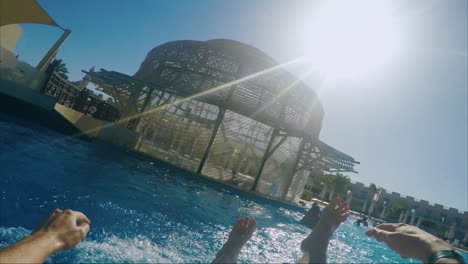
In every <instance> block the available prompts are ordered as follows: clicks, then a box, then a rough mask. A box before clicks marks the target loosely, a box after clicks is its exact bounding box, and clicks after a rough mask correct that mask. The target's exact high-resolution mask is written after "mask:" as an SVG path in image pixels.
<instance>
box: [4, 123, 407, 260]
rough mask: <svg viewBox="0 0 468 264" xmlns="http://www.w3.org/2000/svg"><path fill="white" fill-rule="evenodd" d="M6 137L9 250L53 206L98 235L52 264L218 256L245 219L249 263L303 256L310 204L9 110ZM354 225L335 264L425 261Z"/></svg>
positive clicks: (333, 253) (338, 244)
mask: <svg viewBox="0 0 468 264" xmlns="http://www.w3.org/2000/svg"><path fill="white" fill-rule="evenodd" d="M0 133H1V136H0V194H1V199H0V248H1V247H4V246H6V245H9V244H11V243H13V242H15V241H17V240H19V239H20V238H21V237H23V236H25V235H27V234H28V233H30V232H31V230H33V229H34V227H35V226H36V225H37V224H38V223H39V221H40V220H41V219H42V218H43V217H44V216H45V215H47V214H48V213H50V212H51V211H52V210H53V209H55V208H61V209H67V208H71V209H74V210H79V211H82V212H84V213H85V214H86V215H87V216H88V217H89V218H90V219H91V221H92V223H91V231H90V232H89V234H88V236H87V238H86V239H85V240H84V241H83V242H82V243H80V244H79V245H78V246H77V247H76V248H74V249H72V250H69V251H67V252H61V253H58V254H55V255H53V256H52V257H51V258H49V259H48V260H47V261H48V262H67V263H70V262H106V263H110V262H120V263H122V262H127V263H128V262H152V263H154V262H209V261H211V260H212V259H213V257H214V256H215V254H216V252H217V250H218V249H219V248H220V246H221V245H222V243H223V242H224V241H225V239H226V236H227V232H228V231H229V229H230V227H231V225H232V224H233V223H234V222H235V220H236V219H237V218H239V217H241V216H250V217H253V218H255V219H256V220H257V223H258V224H257V226H258V230H257V232H256V233H255V235H254V237H253V238H252V240H251V241H250V242H249V243H248V244H247V246H246V248H245V249H244V250H243V251H242V253H241V255H240V261H241V262H263V263H264V262H275V263H279V262H294V261H296V260H298V259H299V257H300V255H301V254H300V251H299V249H298V247H299V243H300V241H301V240H302V239H303V238H304V237H305V236H306V234H307V231H308V230H307V228H305V227H303V226H301V225H300V224H298V220H299V219H300V218H301V217H302V215H303V213H304V211H305V210H304V209H300V208H296V207H292V206H288V205H284V204H280V203H277V202H273V201H269V200H266V199H263V198H259V197H256V196H253V195H251V194H246V193H243V192H241V191H238V190H236V189H233V188H230V187H227V186H223V185H220V184H218V183H214V182H211V181H208V180H205V179H202V178H200V177H198V176H195V175H191V174H189V173H187V172H184V171H181V170H179V169H177V168H174V167H172V166H169V165H166V164H163V163H158V162H151V161H150V160H145V159H142V158H138V157H136V156H135V155H134V154H131V153H129V152H125V151H122V150H120V149H117V148H115V147H113V146H109V145H106V144H103V143H99V142H93V141H85V140H80V139H76V138H69V137H65V136H64V135H62V134H59V133H56V132H54V131H51V130H48V129H46V128H43V127H40V126H37V125H33V124H30V123H24V122H19V121H17V120H13V119H11V118H9V117H6V116H4V115H1V114H0ZM352 221H353V219H349V220H348V221H347V222H346V223H345V224H344V225H343V226H342V227H341V228H340V229H339V230H338V231H337V232H336V234H335V236H334V238H333V240H332V241H331V245H330V250H329V260H330V261H331V262H366V263H369V262H380V263H382V262H386V263H388V262H416V261H413V260H403V259H401V258H400V257H399V256H398V255H397V254H395V253H393V252H392V251H390V250H389V249H388V248H387V247H386V246H385V245H383V244H380V243H377V242H375V241H374V240H372V239H369V238H367V237H365V235H364V231H365V229H364V228H362V227H356V226H355V225H353V224H352Z"/></svg>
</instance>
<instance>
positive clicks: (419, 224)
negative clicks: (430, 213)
mask: <svg viewBox="0 0 468 264" xmlns="http://www.w3.org/2000/svg"><path fill="white" fill-rule="evenodd" d="M423 220H424V217H422V216H420V217H419V218H418V222H417V223H416V227H419V226H421V223H422V221H423Z"/></svg>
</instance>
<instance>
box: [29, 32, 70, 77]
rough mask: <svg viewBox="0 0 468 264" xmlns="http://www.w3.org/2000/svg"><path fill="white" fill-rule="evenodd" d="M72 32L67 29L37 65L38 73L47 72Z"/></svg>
mask: <svg viewBox="0 0 468 264" xmlns="http://www.w3.org/2000/svg"><path fill="white" fill-rule="evenodd" d="M70 34H71V30H69V29H65V31H64V32H63V34H62V36H61V37H60V38H59V39H58V40H57V41H56V42H55V44H54V45H53V46H52V47H51V48H50V49H49V51H48V52H47V53H46V55H45V56H44V57H43V58H42V60H41V61H40V62H39V63H38V64H37V66H36V70H38V71H40V72H41V71H45V69H46V68H47V66H48V65H49V64H50V63H51V62H52V60H53V59H54V57H55V54H57V52H58V49H59V48H60V46H61V45H62V44H63V42H64V41H65V40H66V39H67V38H68V36H70Z"/></svg>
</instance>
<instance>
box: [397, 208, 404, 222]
mask: <svg viewBox="0 0 468 264" xmlns="http://www.w3.org/2000/svg"><path fill="white" fill-rule="evenodd" d="M404 216H405V210H402V211H401V213H400V217H399V218H398V222H399V223H401V222H403V217H404Z"/></svg>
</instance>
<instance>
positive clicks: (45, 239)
mask: <svg viewBox="0 0 468 264" xmlns="http://www.w3.org/2000/svg"><path fill="white" fill-rule="evenodd" d="M77 222H79V223H80V224H79V225H78V226H77ZM89 223H90V221H89V219H88V218H87V217H86V216H85V215H84V214H82V213H80V212H76V211H72V210H65V211H62V210H59V209H57V210H55V211H54V212H53V213H52V214H51V215H49V216H48V217H47V218H46V219H45V220H44V221H43V222H42V224H41V225H40V226H39V227H38V228H37V229H36V231H34V232H33V233H32V234H31V235H29V236H27V237H25V238H23V239H22V240H20V241H19V242H17V243H15V244H13V245H11V246H9V247H6V248H3V249H1V250H0V263H42V262H44V261H45V260H46V259H47V257H49V255H51V254H53V253H55V252H57V251H61V250H66V249H69V248H72V247H74V246H76V245H77V244H78V243H79V242H80V241H81V240H82V239H83V238H84V237H85V236H86V233H88V231H89Z"/></svg>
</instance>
